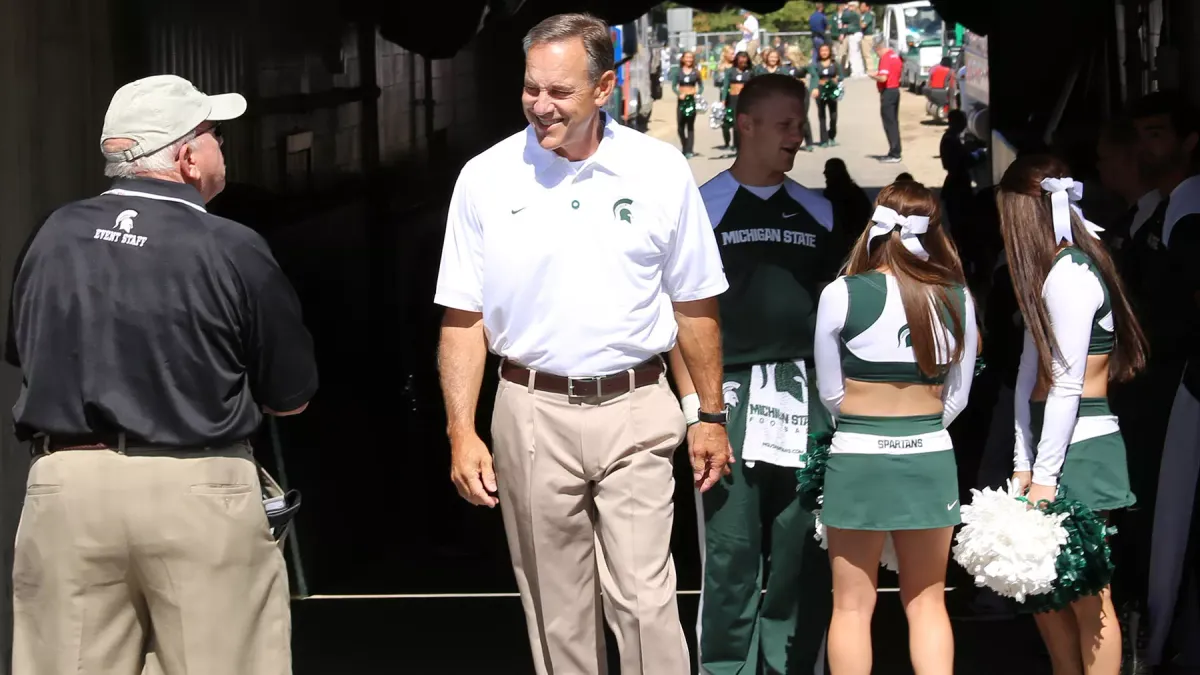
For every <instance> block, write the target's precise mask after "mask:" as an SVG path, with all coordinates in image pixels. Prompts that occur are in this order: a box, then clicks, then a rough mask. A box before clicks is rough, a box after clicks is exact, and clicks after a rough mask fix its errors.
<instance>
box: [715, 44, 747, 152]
mask: <svg viewBox="0 0 1200 675" xmlns="http://www.w3.org/2000/svg"><path fill="white" fill-rule="evenodd" d="M753 77H754V70H753V66H752V65H751V63H750V55H749V54H747V53H746V52H738V53H737V56H735V57H733V67H732V68H730V69H729V70H727V71H725V81H724V86H723V87H722V89H721V102H722V103H724V104H725V123H724V124H722V125H721V129H722V130H725V129H732V130H733V145H732V146H731V147H732V148H733V151H734V152H737V146H738V132H737V126H736V125H735V124H734V120H735V119H737V100H738V95H739V94H741V93H742V87H744V86H746V83H747V82H749V81H750V80H751V79H752V78H753ZM722 133H728V132H725V131H723V132H722Z"/></svg>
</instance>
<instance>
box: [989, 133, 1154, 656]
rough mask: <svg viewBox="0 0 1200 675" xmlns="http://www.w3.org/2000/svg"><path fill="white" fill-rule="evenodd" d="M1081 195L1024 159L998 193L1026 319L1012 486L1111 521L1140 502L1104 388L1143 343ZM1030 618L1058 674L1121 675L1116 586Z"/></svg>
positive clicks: (1057, 173) (1059, 171)
mask: <svg viewBox="0 0 1200 675" xmlns="http://www.w3.org/2000/svg"><path fill="white" fill-rule="evenodd" d="M1082 196H1083V190H1082V188H1081V186H1080V185H1079V184H1078V183H1076V182H1075V181H1074V180H1073V179H1071V178H1070V177H1068V173H1067V167H1066V165H1065V164H1063V162H1062V161H1061V160H1059V159H1057V158H1055V157H1052V156H1049V155H1027V156H1023V157H1020V158H1018V159H1017V160H1016V161H1015V162H1013V163H1012V164H1011V165H1010V166H1009V167H1008V170H1006V171H1005V172H1004V177H1003V178H1002V179H1001V180H1000V185H999V190H998V191H997V196H996V205H997V208H998V209H999V213H1000V232H1001V234H1002V235H1003V237H1004V251H1005V255H1006V257H1007V259H1008V264H1009V270H1010V272H1011V274H1012V282H1013V289H1014V290H1015V291H1016V296H1017V303H1018V304H1019V306H1020V308H1021V316H1022V318H1023V319H1024V321H1025V338H1024V343H1025V344H1024V347H1023V350H1022V353H1021V365H1020V368H1019V370H1018V373H1017V382H1016V394H1015V396H1014V398H1013V405H1014V407H1015V409H1016V444H1015V451H1014V458H1013V464H1014V473H1013V479H1014V481H1016V482H1017V483H1018V484H1019V485H1020V486H1022V487H1023V488H1027V489H1028V493H1027V495H1026V498H1027V499H1028V500H1029V502H1030V503H1031V504H1037V503H1039V502H1040V501H1042V500H1046V501H1054V500H1055V499H1056V498H1057V497H1059V496H1065V497H1067V498H1070V499H1075V500H1078V501H1081V502H1083V503H1084V504H1086V505H1087V506H1088V508H1090V509H1091V510H1092V511H1094V512H1096V513H1099V514H1108V513H1110V512H1111V511H1115V510H1118V509H1124V508H1126V507H1129V506H1132V505H1133V504H1134V501H1135V497H1134V494H1133V493H1132V492H1131V491H1130V489H1129V488H1130V485H1129V468H1128V466H1127V463H1126V458H1125V442H1124V441H1123V440H1122V438H1121V429H1120V426H1119V424H1118V421H1117V418H1116V416H1115V415H1113V414H1112V411H1111V409H1110V407H1109V404H1108V386H1109V382H1110V381H1115V382H1120V381H1126V380H1129V379H1130V378H1132V377H1133V375H1134V374H1135V373H1137V372H1138V371H1139V370H1141V369H1142V368H1143V367H1144V366H1145V363H1146V341H1145V338H1144V337H1143V335H1142V330H1141V327H1140V326H1139V325H1138V321H1137V318H1136V317H1135V316H1134V313H1133V308H1132V306H1131V304H1130V302H1129V301H1128V300H1127V299H1126V297H1125V289H1124V288H1123V286H1122V284H1121V280H1120V278H1119V276H1118V275H1117V271H1116V266H1115V265H1114V264H1113V261H1112V258H1110V257H1109V254H1108V251H1107V249H1106V248H1105V246H1104V244H1103V243H1102V242H1101V241H1100V237H1099V235H1098V234H1096V233H1095V230H1096V226H1094V225H1092V224H1091V223H1088V222H1087V221H1086V220H1084V218H1083V212H1082V211H1078V210H1077V209H1076V208H1075V206H1074V204H1072V202H1076V201H1078V200H1079V199H1080V198H1081V197H1082ZM1034 618H1035V619H1036V620H1037V625H1038V630H1039V632H1040V633H1041V634H1042V640H1043V641H1044V642H1045V643H1046V649H1047V650H1048V651H1049V652H1050V660H1051V663H1052V664H1053V667H1054V672H1055V673H1084V672H1087V673H1112V674H1116V673H1119V672H1120V670H1121V628H1120V626H1119V625H1118V623H1117V614H1116V611H1115V609H1114V608H1113V603H1112V594H1111V592H1110V590H1109V588H1107V587H1106V588H1105V589H1104V590H1102V591H1101V592H1100V593H1098V594H1097V595H1093V596H1089V597H1085V598H1081V599H1079V600H1076V601H1075V602H1073V603H1071V606H1070V607H1069V608H1067V609H1065V610H1061V611H1052V612H1041V613H1038V614H1035V615H1034Z"/></svg>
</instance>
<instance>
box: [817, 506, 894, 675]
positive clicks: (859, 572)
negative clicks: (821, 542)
mask: <svg viewBox="0 0 1200 675" xmlns="http://www.w3.org/2000/svg"><path fill="white" fill-rule="evenodd" d="M826 533H827V534H826V536H827V537H828V538H829V561H830V565H831V567H832V568H833V620H832V621H830V623H829V637H828V644H827V647H826V649H827V653H828V659H829V671H830V672H831V673H832V674H833V675H871V615H872V614H873V613H874V612H875V595H876V590H875V586H876V582H877V580H878V578H879V556H880V554H881V553H882V552H883V537H884V533H883V532H867V531H863V530H839V529H836V528H833V527H831V528H828V529H827V530H826Z"/></svg>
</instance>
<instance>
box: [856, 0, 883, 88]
mask: <svg viewBox="0 0 1200 675" xmlns="http://www.w3.org/2000/svg"><path fill="white" fill-rule="evenodd" d="M858 13H859V15H860V16H861V17H862V59H863V68H865V69H866V70H864V71H863V72H868V71H871V70H875V69H876V68H878V67H879V57H878V56H876V54H875V11H874V10H872V9H871V6H870V5H868V4H867V3H865V2H860V3H858Z"/></svg>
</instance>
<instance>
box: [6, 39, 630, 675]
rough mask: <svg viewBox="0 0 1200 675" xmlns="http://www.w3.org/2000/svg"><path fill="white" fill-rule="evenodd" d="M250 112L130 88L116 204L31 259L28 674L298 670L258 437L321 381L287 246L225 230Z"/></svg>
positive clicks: (20, 304)
mask: <svg viewBox="0 0 1200 675" xmlns="http://www.w3.org/2000/svg"><path fill="white" fill-rule="evenodd" d="M610 53H611V52H610ZM245 111H246V99H245V98H243V97H242V96H241V95H240V94H218V95H212V96H207V95H205V94H203V93H201V92H200V91H198V90H197V89H196V87H195V86H193V85H192V83H191V82H188V81H187V80H184V79H183V78H180V77H176V76H174V75H155V76H152V77H148V78H144V79H141V80H138V81H136V82H132V83H129V84H127V85H125V86H123V87H121V88H120V89H118V90H117V92H116V94H115V95H114V96H113V98H112V102H111V103H110V105H109V108H108V112H107V114H106V115H105V117H104V126H103V130H102V131H101V136H100V139H99V140H100V143H99V145H100V149H101V150H102V152H103V154H104V157H105V160H106V163H105V166H104V174H105V175H106V176H108V177H110V178H113V183H112V188H111V189H110V190H108V191H106V192H104V193H103V194H100V195H97V196H95V197H92V198H89V199H85V200H83V201H79V202H75V203H72V204H68V205H66V206H64V207H62V208H61V209H59V210H57V211H55V212H54V214H53V215H51V216H50V218H49V219H48V220H46V222H45V223H44V224H43V225H42V226H41V227H40V228H39V229H38V230H37V231H36V232H35V233H34V235H33V236H32V238H31V239H30V240H29V243H28V244H27V246H26V249H25V250H24V251H22V254H21V256H20V258H19V259H18V260H17V265H16V283H15V284H14V285H13V297H12V304H11V305H10V306H9V310H10V312H11V314H10V318H9V322H8V326H9V331H10V332H9V336H8V339H7V344H6V350H5V351H6V360H7V361H8V362H9V363H10V364H12V365H14V366H17V367H18V368H20V369H21V374H22V383H21V391H20V394H19V396H18V398H17V403H16V406H14V408H13V419H14V421H15V422H16V434H17V438H19V439H21V440H23V441H30V442H31V443H32V447H31V450H32V454H33V456H34V461H33V466H32V467H31V468H30V471H29V478H28V485H29V487H28V490H27V492H26V495H25V503H24V508H23V509H22V511H21V522H20V527H19V528H18V531H17V539H16V552H15V555H14V560H13V624H14V625H13V653H12V659H13V660H12V664H13V669H12V671H11V672H15V673H24V674H29V675H50V674H56V673H79V674H80V675H139V674H140V673H142V672H147V673H154V672H163V673H222V675H267V674H268V673H270V674H272V675H281V674H282V673H290V672H292V654H291V614H290V611H289V596H288V580H287V565H286V563H285V562H284V559H283V555H282V553H281V552H280V550H279V546H278V545H277V544H276V542H275V541H274V540H273V537H272V533H271V531H270V529H269V524H268V520H267V514H266V510H265V509H264V507H263V501H262V499H263V493H262V488H261V485H260V479H259V475H260V474H259V469H258V465H257V464H256V463H255V461H254V456H253V451H252V449H251V447H250V442H249V440H248V439H249V438H250V437H251V436H253V435H254V434H255V432H256V431H257V430H258V428H259V426H260V425H261V424H262V421H263V415H264V414H266V415H273V416H282V415H295V414H299V413H301V412H303V411H304V410H305V409H306V408H307V407H308V402H309V400H310V399H311V398H312V397H313V395H314V394H315V393H316V391H317V384H318V383H317V368H316V363H315V360H314V353H313V344H312V338H311V337H310V336H309V333H308V330H307V329H306V328H305V326H304V322H303V320H302V316H301V309H300V302H299V300H298V298H297V297H296V294H295V291H293V289H292V286H291V284H290V283H289V282H288V279H287V277H286V276H284V273H283V271H282V270H281V269H280V268H279V265H278V263H276V261H275V258H274V256H272V254H271V249H270V247H269V246H268V245H267V242H266V241H264V240H263V238H262V237H261V236H259V235H258V234H257V233H255V232H254V231H253V230H251V229H250V228H248V227H245V226H244V225H241V224H239V223H235V222H233V221H231V220H226V219H224V218H220V217H217V216H214V215H212V214H210V213H209V212H208V210H207V206H206V205H207V203H208V202H209V201H211V200H212V199H213V198H214V197H216V196H217V195H218V194H220V193H221V192H222V191H223V190H224V188H225V159H224V156H223V155H222V152H221V145H222V140H221V139H222V136H221V131H220V125H221V123H222V122H224V121H228V120H233V119H236V118H238V117H240V116H241V115H242V114H243V113H244V112H245ZM143 667H144V668H145V671H143Z"/></svg>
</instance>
